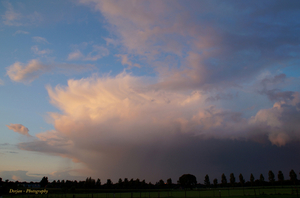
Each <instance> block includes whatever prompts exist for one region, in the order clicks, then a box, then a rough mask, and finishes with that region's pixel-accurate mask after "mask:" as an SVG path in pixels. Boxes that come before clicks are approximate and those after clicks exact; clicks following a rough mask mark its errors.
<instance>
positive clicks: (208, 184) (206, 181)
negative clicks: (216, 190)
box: [204, 175, 210, 187]
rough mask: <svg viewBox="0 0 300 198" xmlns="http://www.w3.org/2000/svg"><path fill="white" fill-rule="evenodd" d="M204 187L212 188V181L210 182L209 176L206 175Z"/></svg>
mask: <svg viewBox="0 0 300 198" xmlns="http://www.w3.org/2000/svg"><path fill="white" fill-rule="evenodd" d="M204 185H206V186H207V187H209V186H210V181H209V176H208V175H205V177H204Z"/></svg>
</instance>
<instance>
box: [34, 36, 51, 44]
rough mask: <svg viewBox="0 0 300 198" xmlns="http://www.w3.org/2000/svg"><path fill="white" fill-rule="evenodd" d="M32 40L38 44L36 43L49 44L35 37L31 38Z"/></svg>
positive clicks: (41, 38) (43, 39)
mask: <svg viewBox="0 0 300 198" xmlns="http://www.w3.org/2000/svg"><path fill="white" fill-rule="evenodd" d="M32 39H33V40H34V41H35V42H38V43H43V44H49V42H48V41H47V39H45V38H43V37H39V36H35V37H32Z"/></svg>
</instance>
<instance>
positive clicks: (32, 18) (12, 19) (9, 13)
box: [2, 2, 43, 26]
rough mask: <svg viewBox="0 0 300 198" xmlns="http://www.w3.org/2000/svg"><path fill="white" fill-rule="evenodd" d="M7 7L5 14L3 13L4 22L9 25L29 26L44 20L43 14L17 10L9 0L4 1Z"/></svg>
mask: <svg viewBox="0 0 300 198" xmlns="http://www.w3.org/2000/svg"><path fill="white" fill-rule="evenodd" d="M2 3H3V5H4V7H5V8H6V11H5V14H4V15H2V19H3V23H4V24H5V25H9V26H27V25H34V24H37V23H39V22H40V21H42V20H43V19H42V16H41V14H40V13H38V12H36V11H35V12H33V13H32V14H22V13H20V12H18V11H15V9H14V8H13V6H12V4H11V3H9V2H2Z"/></svg>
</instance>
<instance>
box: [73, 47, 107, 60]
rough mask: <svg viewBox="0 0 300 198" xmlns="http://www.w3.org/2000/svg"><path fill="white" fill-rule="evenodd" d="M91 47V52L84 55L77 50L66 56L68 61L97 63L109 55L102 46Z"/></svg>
mask: <svg viewBox="0 0 300 198" xmlns="http://www.w3.org/2000/svg"><path fill="white" fill-rule="evenodd" d="M92 47H93V50H92V51H91V52H89V53H88V54H86V55H84V54H82V52H81V51H80V50H79V49H76V50H75V51H74V52H71V53H70V54H69V55H68V60H83V61H97V60H99V59H101V58H103V57H104V56H108V55H109V50H108V49H107V48H105V47H103V46H99V45H93V46H92Z"/></svg>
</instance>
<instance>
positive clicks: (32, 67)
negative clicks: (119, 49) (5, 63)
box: [6, 46, 95, 84]
mask: <svg viewBox="0 0 300 198" xmlns="http://www.w3.org/2000/svg"><path fill="white" fill-rule="evenodd" d="M35 47H36V46H34V48H33V50H34V52H35V53H37V54H40V55H43V54H45V53H50V51H48V50H42V51H40V50H39V49H38V48H37V47H36V48H35ZM93 69H95V67H94V66H93V65H76V64H66V63H52V64H49V65H45V64H43V63H41V62H40V61H38V60H36V59H32V60H31V61H29V63H28V64H27V65H23V64H22V63H20V62H16V63H14V64H13V65H11V66H9V67H7V68H6V74H7V75H8V76H9V78H10V79H11V80H13V81H16V82H22V83H25V84H28V83H31V82H32V81H33V80H35V79H36V78H38V77H39V76H41V75H42V74H45V73H47V72H50V71H57V72H59V73H64V74H74V73H78V72H85V71H91V70H93Z"/></svg>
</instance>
